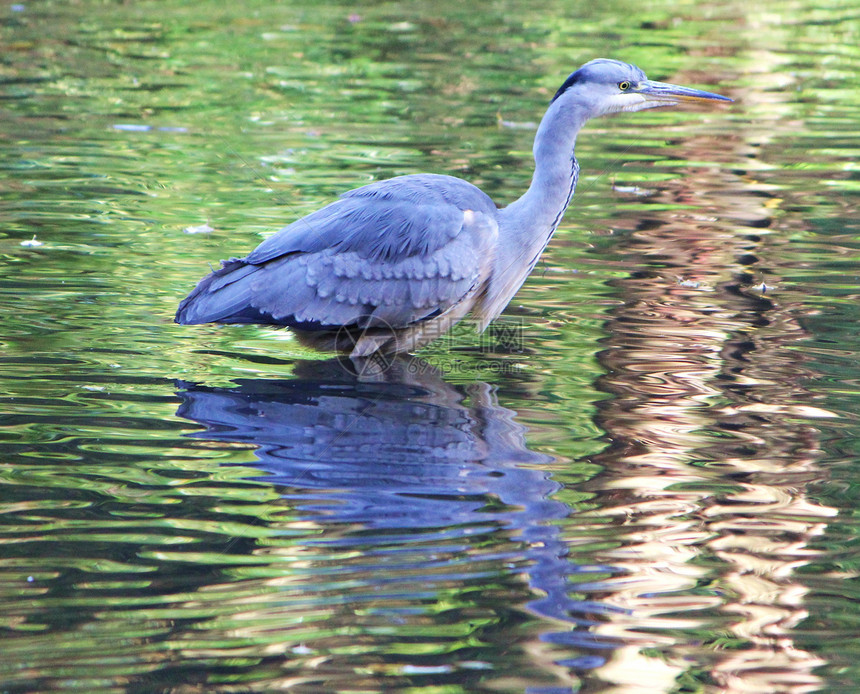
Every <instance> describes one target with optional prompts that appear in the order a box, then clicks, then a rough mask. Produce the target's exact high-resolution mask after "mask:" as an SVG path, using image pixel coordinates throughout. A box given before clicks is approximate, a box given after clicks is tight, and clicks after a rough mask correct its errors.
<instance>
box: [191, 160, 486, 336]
mask: <svg viewBox="0 0 860 694" xmlns="http://www.w3.org/2000/svg"><path fill="white" fill-rule="evenodd" d="M497 236H498V225H497V222H496V208H495V205H494V204H493V203H492V201H491V200H490V199H489V198H488V197H487V196H486V195H485V194H484V193H482V192H481V191H480V190H479V189H478V188H475V187H474V186H472V185H471V184H469V183H466V182H465V181H462V180H460V179H457V178H452V177H449V176H435V175H428V174H422V175H415V176H403V177H399V178H394V179H389V180H386V181H381V182H379V183H374V184H371V185H369V186H364V187H362V188H358V189H356V190H353V191H350V192H349V193H347V194H345V195H344V196H343V197H342V198H341V199H339V200H338V201H336V202H334V203H332V204H331V205H328V206H326V207H324V208H322V209H321V210H318V211H317V212H314V213H312V214H310V215H308V216H307V217H304V218H302V219H299V220H297V221H296V222H293V223H292V224H290V225H289V226H287V227H284V228H283V229H281V230H280V231H279V232H277V233H276V234H274V235H273V236H271V237H269V238H268V239H266V240H265V241H263V243H261V244H260V245H259V246H258V247H257V248H256V249H255V250H254V251H252V252H251V253H250V254H249V255H248V256H247V257H246V258H243V259H232V260H229V261H226V262H225V263H224V265H223V267H222V268H221V269H219V270H216V271H215V272H213V273H212V274H210V275H209V276H207V277H205V278H204V279H203V280H202V281H201V282H200V283H199V284H198V285H197V287H196V288H195V289H194V291H192V293H191V294H190V295H189V296H188V297H187V298H186V299H185V300H184V301H183V302H182V303H181V304H180V306H179V310H178V312H177V315H176V320H177V322H180V323H208V322H220V323H270V324H278V325H291V326H295V327H300V328H303V329H305V330H328V329H333V328H336V327H340V326H344V325H355V326H357V327H360V328H363V327H373V326H380V325H383V326H384V325H387V326H390V327H394V328H402V327H406V326H408V325H410V324H413V323H415V322H418V321H422V320H425V319H428V318H431V317H434V316H437V315H439V314H441V313H443V312H445V311H446V310H448V309H449V308H451V307H453V306H455V305H457V304H458V303H460V302H461V301H462V300H463V299H464V298H466V297H468V296H470V294H472V293H474V292H475V291H476V290H477V288H478V287H479V285H480V284H481V283H482V282H483V280H484V279H485V278H486V276H487V274H488V272H489V268H490V266H491V259H492V251H493V248H494V246H495V242H496V239H497Z"/></svg>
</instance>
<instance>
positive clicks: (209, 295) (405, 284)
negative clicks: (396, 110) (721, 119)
mask: <svg viewBox="0 0 860 694" xmlns="http://www.w3.org/2000/svg"><path fill="white" fill-rule="evenodd" d="M690 101H694V102H702V101H731V99H728V98H727V97H724V96H719V95H717V94H712V93H710V92H704V91H700V90H697V89H690V88H688V87H680V86H677V85H673V84H666V83H662V82H655V81H652V80H649V79H647V77H646V76H645V73H644V72H642V70H640V69H639V68H638V67H635V66H633V65H628V64H626V63H622V62H619V61H616V60H607V59H598V60H592V61H591V62H589V63H586V64H585V65H583V66H582V67H581V68H579V69H578V70H577V71H576V72H574V73H573V74H571V75H570V77H568V79H567V80H566V81H565V82H564V84H562V85H561V87H560V88H559V89H558V91H557V92H556V94H555V96H554V97H553V99H552V102H551V103H550V106H549V109H548V110H547V112H546V114H545V115H544V117H543V119H542V120H541V123H540V126H539V127H538V130H537V135H536V137H535V142H534V159H535V170H534V175H533V178H532V182H531V185H530V186H529V188H528V190H527V191H526V192H525V194H524V195H523V196H522V197H520V198H519V199H518V200H516V201H515V202H513V203H511V204H510V205H508V206H507V207H504V208H502V209H497V208H496V205H495V203H494V202H493V201H492V200H491V199H490V198H489V197H488V196H487V195H486V194H485V193H483V192H482V191H481V190H480V189H478V188H476V187H475V186H473V185H472V184H471V183H467V182H466V181H463V180H461V179H459V178H454V177H452V176H440V175H433V174H414V175H409V176H400V177H397V178H392V179H389V180H384V181H378V182H376V183H371V184H370V185H366V186H363V187H361V188H358V189H356V190H352V191H349V192H347V193H345V194H343V195H342V196H341V198H340V199H339V200H337V201H336V202H333V203H331V204H330V205H327V206H326V207H323V208H322V209H320V210H318V211H316V212H313V213H312V214H310V215H308V216H306V217H304V218H302V219H299V220H297V221H295V222H293V223H292V224H290V225H289V226H286V227H284V228H283V229H281V230H280V231H279V232H277V233H276V234H274V235H273V236H271V237H269V238H268V239H266V240H265V241H263V243H261V244H260V245H259V246H258V247H257V248H256V249H255V250H254V251H252V252H251V253H250V254H249V255H248V256H246V257H245V258H241V259H238V258H233V259H230V260H227V261H224V262H223V264H222V265H223V266H222V267H221V268H220V269H218V270H215V271H214V272H212V273H211V274H209V275H208V276H207V277H205V278H203V279H202V280H201V281H200V282H199V284H198V285H197V287H196V288H195V289H194V290H193V291H192V292H191V294H189V296H188V297H187V298H186V299H185V300H184V301H182V303H181V304H180V305H179V310H178V311H177V314H176V322H178V323H184V324H192V323H210V322H216V323H261V324H267V325H282V326H289V327H290V328H292V329H293V330H294V332H295V334H296V336H297V337H298V338H299V339H301V340H302V341H304V342H306V343H308V344H311V345H312V346H315V347H319V348H322V349H335V350H339V351H344V352H349V353H350V355H351V356H352V357H356V358H357V357H366V356H368V355H371V354H373V353H375V352H382V353H397V352H408V351H413V350H415V349H418V348H420V347H422V346H424V345H425V344H427V343H428V342H430V341H432V340H433V339H435V338H437V337H439V336H440V335H442V334H444V332H445V331H447V330H448V329H449V328H450V327H451V326H453V325H454V324H455V323H457V322H458V321H459V320H461V319H462V318H463V317H464V316H466V315H467V314H468V313H469V312H471V313H472V315H473V316H474V318H475V320H476V322H477V325H478V327H479V329H480V330H483V329H485V328H486V326H487V325H488V324H489V323H490V322H491V321H493V320H494V319H495V318H496V317H498V316H499V314H500V313H501V312H502V310H503V309H504V308H505V306H507V304H508V302H509V301H510V300H511V299H512V298H513V296H514V294H516V292H517V290H518V289H519V288H520V286H521V285H522V284H523V282H524V281H525V279H526V277H527V276H528V275H529V273H530V272H531V271H532V269H533V268H534V266H535V263H536V262H537V260H538V258H539V257H540V255H541V253H542V252H543V250H544V248H545V247H546V245H547V243H548V242H549V240H550V238H551V236H552V234H553V232H554V231H555V229H556V227H557V226H558V224H559V222H560V221H561V219H562V216H563V215H564V212H565V209H566V208H567V206H568V204H569V203H570V200H571V198H572V197H573V192H574V188H575V186H576V181H577V176H578V174H579V165H578V164H577V161H576V158H575V156H574V146H575V144H576V137H577V135H578V133H579V130H580V129H581V128H582V126H583V125H584V124H585V123H586V121H588V120H589V119H590V118H594V117H596V116H602V115H606V114H611V113H617V112H621V111H641V110H643V109H649V108H654V107H657V106H671V105H675V104H678V103H680V102H690Z"/></svg>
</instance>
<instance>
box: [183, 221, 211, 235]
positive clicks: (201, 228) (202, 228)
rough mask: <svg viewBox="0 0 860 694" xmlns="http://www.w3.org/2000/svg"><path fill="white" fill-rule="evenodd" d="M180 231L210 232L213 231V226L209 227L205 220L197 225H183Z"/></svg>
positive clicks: (188, 232)
mask: <svg viewBox="0 0 860 694" xmlns="http://www.w3.org/2000/svg"><path fill="white" fill-rule="evenodd" d="M182 231H184V232H185V233H186V234H211V233H212V232H213V231H215V228H214V227H210V226H209V224H208V223H207V222H204V223H203V224H199V225H197V226H190V227H185V228H184V229H183V230H182Z"/></svg>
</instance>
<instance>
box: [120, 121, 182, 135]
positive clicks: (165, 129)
mask: <svg viewBox="0 0 860 694" xmlns="http://www.w3.org/2000/svg"><path fill="white" fill-rule="evenodd" d="M111 127H113V129H114V130H122V131H124V132H130V133H148V132H149V131H151V130H157V131H158V132H162V133H187V132H188V128H184V127H182V126H181V125H161V126H158V127H155V126H152V125H146V124H145V123H114V124H113V126H111Z"/></svg>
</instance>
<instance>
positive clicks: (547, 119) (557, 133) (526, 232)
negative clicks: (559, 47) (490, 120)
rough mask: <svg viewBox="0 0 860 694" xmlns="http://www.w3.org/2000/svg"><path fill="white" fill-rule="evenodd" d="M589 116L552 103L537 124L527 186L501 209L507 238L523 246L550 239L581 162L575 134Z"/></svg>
mask: <svg viewBox="0 0 860 694" xmlns="http://www.w3.org/2000/svg"><path fill="white" fill-rule="evenodd" d="M585 121H586V117H585V115H584V114H583V113H581V112H580V111H579V110H578V109H576V108H570V107H569V106H568V107H566V108H562V104H560V103H559V102H558V101H557V102H555V103H553V104H552V105H551V106H550V108H549V110H548V111H547V112H546V115H545V116H544V117H543V120H542V121H541V124H540V126H539V127H538V131H537V134H536V136H535V143H534V159H535V170H534V175H533V176H532V182H531V185H530V186H529V188H528V190H527V191H526V192H525V193H524V194H523V195H522V197H520V198H519V200H516V201H515V202H513V203H511V204H510V205H508V206H507V207H506V208H504V209H502V210H500V211H499V215H500V217H501V219H502V220H503V223H502V224H501V225H500V226H501V227H502V228H503V229H507V230H508V232H509V234H510V236H511V237H512V238H509V239H507V240H510V241H514V240H516V241H517V242H518V245H520V246H521V250H525V248H526V247H528V248H533V247H537V246H539V250H538V253H540V251H542V250H543V248H544V247H545V246H546V244H547V243H548V242H549V239H550V237H551V236H552V234H553V232H554V231H555V229H556V227H557V226H558V224H559V222H561V218H562V216H563V215H564V211H565V210H566V209H567V206H568V204H569V203H570V201H571V199H572V198H573V191H574V188H575V187H576V180H577V176H578V174H579V165H578V164H577V162H576V157H575V156H574V147H575V145H576V136H577V134H578V133H579V130H580V128H581V127H582V125H583V124H584V123H585Z"/></svg>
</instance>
